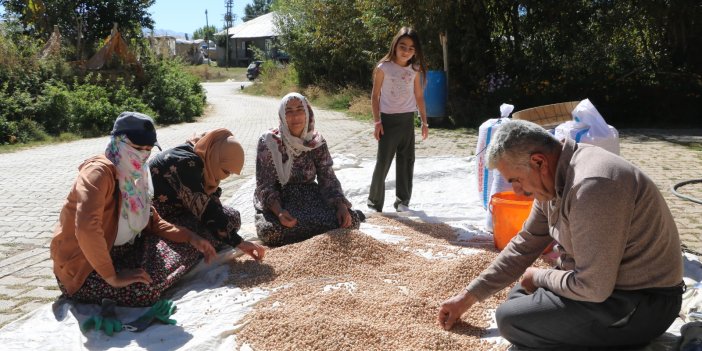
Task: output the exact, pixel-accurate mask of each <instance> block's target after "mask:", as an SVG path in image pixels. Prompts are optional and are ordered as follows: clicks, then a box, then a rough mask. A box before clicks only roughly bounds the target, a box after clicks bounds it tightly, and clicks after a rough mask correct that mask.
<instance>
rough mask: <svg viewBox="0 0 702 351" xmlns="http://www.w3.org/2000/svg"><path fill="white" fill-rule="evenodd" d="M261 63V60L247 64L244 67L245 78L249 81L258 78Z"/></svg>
mask: <svg viewBox="0 0 702 351" xmlns="http://www.w3.org/2000/svg"><path fill="white" fill-rule="evenodd" d="M261 64H263V61H253V62H251V63H250V64H249V66H248V67H246V78H248V79H249V80H250V81H253V80H254V79H256V78H258V75H259V74H261Z"/></svg>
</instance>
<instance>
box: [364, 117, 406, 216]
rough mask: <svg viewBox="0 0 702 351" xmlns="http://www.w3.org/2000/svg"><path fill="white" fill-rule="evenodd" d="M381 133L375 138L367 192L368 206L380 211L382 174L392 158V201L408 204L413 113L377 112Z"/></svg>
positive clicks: (382, 185)
mask: <svg viewBox="0 0 702 351" xmlns="http://www.w3.org/2000/svg"><path fill="white" fill-rule="evenodd" d="M380 120H381V121H382V123H383V135H382V136H381V137H380V140H379V141H378V155H377V158H376V163H375V169H374V170H373V179H372V180H371V187H370V191H369V192H368V206H369V207H372V208H374V209H376V210H377V211H382V209H383V203H384V202H385V177H387V175H388V171H389V170H390V165H391V164H392V159H393V158H394V157H395V154H397V158H396V159H395V172H396V175H395V177H396V180H395V203H394V206H395V208H397V206H399V205H400V204H403V205H405V206H408V205H409V202H410V197H412V178H413V177H414V112H407V113H396V114H385V113H381V114H380Z"/></svg>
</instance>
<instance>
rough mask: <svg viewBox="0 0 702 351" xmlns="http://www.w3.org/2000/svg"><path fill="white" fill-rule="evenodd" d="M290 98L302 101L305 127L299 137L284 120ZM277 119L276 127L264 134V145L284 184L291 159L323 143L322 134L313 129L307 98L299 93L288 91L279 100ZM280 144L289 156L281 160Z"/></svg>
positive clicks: (288, 173)
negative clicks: (292, 132)
mask: <svg viewBox="0 0 702 351" xmlns="http://www.w3.org/2000/svg"><path fill="white" fill-rule="evenodd" d="M291 99H298V100H300V101H302V106H303V107H304V108H305V128H304V129H303V130H302V134H301V135H300V137H299V138H298V137H296V136H294V135H292V134H291V133H290V129H289V128H288V122H287V121H286V120H285V107H286V106H287V105H288V101H290V100H291ZM278 119H279V122H280V125H279V126H278V129H273V130H270V131H268V132H266V134H265V135H264V140H265V142H266V146H268V149H269V150H270V151H271V156H273V163H274V165H275V170H276V172H277V173H278V180H279V181H280V184H281V185H285V184H287V183H288V180H290V171H291V169H292V164H293V160H294V158H295V157H297V156H300V154H302V153H303V152H305V151H310V150H314V149H316V148H318V147H320V146H321V145H323V144H324V139H322V136H321V135H320V134H319V133H317V131H316V130H314V112H312V107H311V106H310V104H309V102H307V99H306V98H305V97H304V96H302V95H301V94H299V93H290V94H288V95H285V96H284V97H283V99H282V100H280V107H279V108H278ZM281 146H283V147H282V149H283V150H285V153H286V154H287V155H288V156H289V157H287V159H286V160H285V161H283V154H282V153H281V151H280V150H281Z"/></svg>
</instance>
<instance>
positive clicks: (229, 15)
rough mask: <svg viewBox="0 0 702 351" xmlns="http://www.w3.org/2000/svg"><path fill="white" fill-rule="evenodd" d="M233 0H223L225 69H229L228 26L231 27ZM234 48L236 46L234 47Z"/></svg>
mask: <svg viewBox="0 0 702 351" xmlns="http://www.w3.org/2000/svg"><path fill="white" fill-rule="evenodd" d="M233 2H234V0H225V1H224V5H225V6H226V9H227V12H225V13H224V22H225V23H226V27H227V34H226V35H227V41H226V43H227V53H226V56H225V57H226V62H227V66H226V67H227V69H229V28H231V27H232V21H233V20H234V19H233V18H232V3H233ZM234 50H236V48H234Z"/></svg>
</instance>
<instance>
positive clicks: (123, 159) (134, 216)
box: [105, 135, 154, 246]
mask: <svg viewBox="0 0 702 351" xmlns="http://www.w3.org/2000/svg"><path fill="white" fill-rule="evenodd" d="M127 140H128V139H127V137H126V136H124V135H117V136H112V137H110V142H109V144H108V145H107V149H106V150H105V156H107V158H108V159H109V160H110V161H112V163H114V165H115V167H116V168H117V181H118V183H119V191H120V198H121V200H122V206H121V207H120V210H119V222H118V228H117V238H116V239H115V243H114V245H115V246H120V245H124V244H126V243H133V242H134V238H136V236H137V235H139V234H140V233H141V231H142V230H143V229H144V228H145V227H146V224H148V222H149V216H150V214H151V197H152V196H153V194H154V187H153V184H152V182H151V172H149V167H147V166H146V160H148V159H149V155H150V154H151V151H140V150H137V149H135V148H133V147H131V146H129V145H128V144H127V142H126V141H127Z"/></svg>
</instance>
